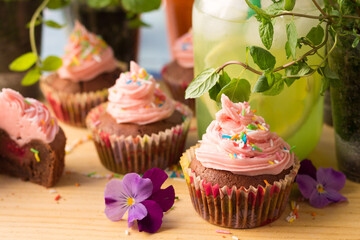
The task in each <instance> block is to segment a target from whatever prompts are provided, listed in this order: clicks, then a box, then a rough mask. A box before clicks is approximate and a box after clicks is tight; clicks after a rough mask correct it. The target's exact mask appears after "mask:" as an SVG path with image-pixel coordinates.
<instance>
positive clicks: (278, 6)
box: [265, 0, 284, 15]
mask: <svg viewBox="0 0 360 240" xmlns="http://www.w3.org/2000/svg"><path fill="white" fill-rule="evenodd" d="M265 11H266V12H267V13H268V14H270V15H276V14H278V13H280V12H282V11H284V0H279V1H277V2H274V3H273V4H271V5H270V6H269V7H268V8H266V10H265Z"/></svg>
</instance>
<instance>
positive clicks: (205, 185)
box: [180, 145, 300, 228]
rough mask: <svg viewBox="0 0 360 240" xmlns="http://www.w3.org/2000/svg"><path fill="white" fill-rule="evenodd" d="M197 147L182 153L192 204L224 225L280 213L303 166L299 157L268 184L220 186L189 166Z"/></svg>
mask: <svg viewBox="0 0 360 240" xmlns="http://www.w3.org/2000/svg"><path fill="white" fill-rule="evenodd" d="M197 147H198V145H197V146H195V147H191V148H190V149H188V150H187V151H186V152H185V153H184V154H183V156H182V157H181V160H180V164H181V167H182V169H183V172H184V176H185V179H186V183H187V185H188V188H189V193H190V196H191V201H192V204H193V206H194V208H195V210H196V212H198V213H199V215H200V216H201V217H202V218H203V219H205V220H206V221H208V222H210V223H212V224H215V225H218V226H221V227H228V228H254V227H259V226H263V225H266V224H268V223H271V222H273V221H275V220H276V219H278V218H279V217H280V216H281V214H282V213H283V212H284V210H285V208H286V205H287V202H288V199H289V195H290V191H291V187H292V184H293V182H294V179H295V176H296V174H297V172H298V170H299V167H300V163H299V161H298V160H297V159H295V163H294V166H293V168H292V170H291V171H290V173H289V174H288V175H286V176H285V178H284V179H281V180H280V181H275V182H274V183H272V184H268V185H266V187H262V186H261V185H259V186H258V187H254V186H250V187H249V188H245V187H241V188H239V189H238V188H237V187H236V186H231V187H229V186H224V187H222V188H219V185H218V184H212V183H210V182H206V180H205V179H202V178H201V177H200V176H197V175H196V174H195V172H193V171H192V170H191V169H190V168H189V167H188V166H189V164H190V162H191V161H192V159H194V157H195V149H196V148H197Z"/></svg>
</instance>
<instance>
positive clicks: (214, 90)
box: [209, 83, 221, 101]
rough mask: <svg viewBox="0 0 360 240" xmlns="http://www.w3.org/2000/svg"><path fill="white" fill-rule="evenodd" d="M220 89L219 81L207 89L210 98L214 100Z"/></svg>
mask: <svg viewBox="0 0 360 240" xmlns="http://www.w3.org/2000/svg"><path fill="white" fill-rule="evenodd" d="M220 91H221V87H220V84H219V83H216V84H215V85H214V86H213V87H212V88H211V89H210V90H209V96H210V98H211V99H212V100H214V101H216V98H217V95H218V94H219V92H220Z"/></svg>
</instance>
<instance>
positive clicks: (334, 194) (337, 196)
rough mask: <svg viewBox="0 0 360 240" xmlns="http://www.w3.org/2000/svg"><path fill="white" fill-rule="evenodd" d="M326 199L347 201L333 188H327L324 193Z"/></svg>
mask: <svg viewBox="0 0 360 240" xmlns="http://www.w3.org/2000/svg"><path fill="white" fill-rule="evenodd" d="M325 195H326V197H327V199H328V200H330V201H331V202H342V201H347V198H346V197H344V196H343V195H341V194H340V193H339V192H337V191H335V190H333V189H327V190H326V193H325Z"/></svg>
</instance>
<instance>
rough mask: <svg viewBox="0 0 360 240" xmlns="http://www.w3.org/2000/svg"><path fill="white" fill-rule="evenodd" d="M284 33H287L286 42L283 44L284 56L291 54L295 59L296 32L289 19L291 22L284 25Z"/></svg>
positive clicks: (293, 24)
mask: <svg viewBox="0 0 360 240" xmlns="http://www.w3.org/2000/svg"><path fill="white" fill-rule="evenodd" d="M286 35H287V42H286V45H285V49H286V57H287V58H289V57H290V56H292V57H293V59H295V58H296V46H297V32H296V26H295V23H294V21H293V20H291V22H290V23H289V24H287V25H286Z"/></svg>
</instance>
